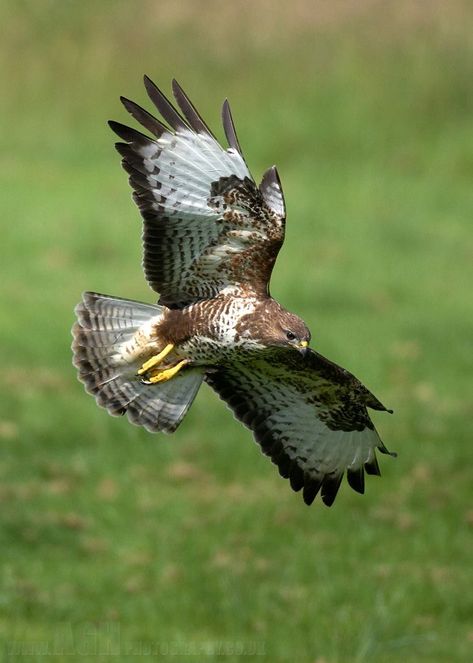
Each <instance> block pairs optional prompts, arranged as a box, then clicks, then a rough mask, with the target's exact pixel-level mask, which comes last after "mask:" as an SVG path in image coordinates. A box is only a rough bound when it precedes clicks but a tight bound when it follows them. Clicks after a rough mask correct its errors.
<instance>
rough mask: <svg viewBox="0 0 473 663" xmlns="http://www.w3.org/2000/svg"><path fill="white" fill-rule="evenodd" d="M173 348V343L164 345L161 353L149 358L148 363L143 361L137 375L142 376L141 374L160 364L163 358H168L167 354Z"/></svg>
mask: <svg viewBox="0 0 473 663" xmlns="http://www.w3.org/2000/svg"><path fill="white" fill-rule="evenodd" d="M173 348H174V344H173V343H169V344H168V345H166V347H165V348H164V350H161V352H160V353H159V354H157V355H155V356H154V357H151V359H148V361H145V363H144V364H143V366H142V367H141V368H140V369H139V371H138V375H143V373H146V372H147V371H149V369H150V368H153V366H157V365H158V364H160V363H161V362H162V361H163V359H164V358H165V357H167V356H168V354H169V353H170V352H171V350H172V349H173Z"/></svg>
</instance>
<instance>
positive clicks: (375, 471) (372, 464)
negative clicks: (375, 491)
mask: <svg viewBox="0 0 473 663" xmlns="http://www.w3.org/2000/svg"><path fill="white" fill-rule="evenodd" d="M365 471H366V474H371V475H373V476H377V477H380V476H381V470H380V469H379V465H378V459H377V458H376V455H375V454H374V453H373V455H372V456H371V458H369V459H368V460H367V461H366V463H365Z"/></svg>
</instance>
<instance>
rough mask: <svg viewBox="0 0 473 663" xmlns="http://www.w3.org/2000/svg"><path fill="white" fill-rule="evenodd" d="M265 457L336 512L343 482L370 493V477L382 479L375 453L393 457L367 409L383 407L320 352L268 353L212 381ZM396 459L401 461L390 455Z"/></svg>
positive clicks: (220, 372)
mask: <svg viewBox="0 0 473 663" xmlns="http://www.w3.org/2000/svg"><path fill="white" fill-rule="evenodd" d="M206 380H207V382H208V383H209V384H210V386H211V387H213V389H214V390H215V391H216V392H217V393H218V395H219V396H220V397H221V398H222V399H223V400H224V401H226V403H227V404H228V405H229V407H230V408H231V409H232V410H233V412H234V414H235V416H236V418H237V419H239V420H240V421H241V422H242V423H243V424H245V426H247V427H248V428H250V429H251V430H252V431H253V434H254V437H255V439H256V441H257V442H258V443H259V444H260V445H261V448H262V450H263V453H265V454H266V455H267V456H270V458H271V460H272V461H273V462H274V463H275V464H276V465H277V466H278V468H279V473H280V474H281V476H283V477H284V478H288V479H289V480H290V483H291V487H292V488H293V489H294V490H295V491H298V490H301V489H302V494H303V498H304V501H305V503H306V504H311V503H312V502H313V501H314V499H315V497H316V496H317V494H318V493H319V491H320V494H321V497H322V500H323V502H324V503H325V504H326V505H327V506H331V505H332V504H333V502H334V500H335V497H336V495H337V492H338V489H339V487H340V483H341V481H342V478H343V475H344V473H345V472H346V473H347V479H348V483H349V484H350V486H351V487H352V488H353V489H354V490H356V491H357V492H359V493H363V492H364V472H365V471H366V472H367V474H377V475H380V470H379V466H378V461H377V459H376V453H375V451H376V449H379V451H381V452H382V453H386V454H389V453H390V452H389V451H388V450H387V449H386V447H385V446H384V444H383V442H382V441H381V439H380V438H379V436H378V433H377V431H376V429H375V427H374V425H373V423H372V421H371V419H370V417H369V415H368V412H367V407H366V406H369V407H372V408H374V409H377V410H385V408H384V406H383V405H382V404H381V403H380V402H379V401H378V400H377V399H376V398H375V397H374V396H373V395H372V394H371V393H370V392H369V391H368V390H367V389H366V388H365V387H363V385H362V384H361V383H360V382H359V380H357V379H356V378H355V377H354V376H353V375H351V373H349V372H348V371H345V370H344V369H342V368H340V367H339V366H337V365H336V364H333V363H332V362H330V361H329V360H327V359H325V358H324V357H322V356H321V355H319V354H317V353H316V352H313V351H309V352H308V355H307V356H306V358H305V359H304V358H302V357H301V355H299V354H298V353H296V352H294V351H290V350H289V351H287V350H284V351H276V352H274V351H268V353H267V354H264V355H263V356H262V358H261V359H258V360H256V361H249V362H242V363H239V364H238V365H234V366H230V367H225V368H221V369H219V370H217V371H216V372H212V373H209V374H208V375H207V376H206ZM390 455H393V456H394V455H395V454H390Z"/></svg>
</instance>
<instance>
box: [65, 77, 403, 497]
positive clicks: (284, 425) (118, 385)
mask: <svg viewBox="0 0 473 663" xmlns="http://www.w3.org/2000/svg"><path fill="white" fill-rule="evenodd" d="M144 82H145V86H146V90H147V92H148V95H149V97H150V99H151V101H152V102H153V104H154V105H155V106H156V108H157V110H158V112H159V114H160V116H161V118H162V119H157V118H155V117H153V115H151V114H150V113H149V112H148V111H146V110H144V109H143V108H141V107H140V106H138V105H137V104H136V103H134V102H133V101H130V100H129V99H126V98H124V97H122V98H121V101H122V102H123V105H124V106H125V108H126V110H127V111H128V112H129V113H130V114H131V115H132V116H133V118H134V119H135V120H137V121H138V122H139V123H140V124H141V125H142V126H143V127H144V129H145V130H146V132H147V133H146V134H145V133H142V132H140V131H137V130H136V129H132V128H130V127H128V126H125V125H123V124H120V123H118V122H113V121H111V122H110V123H109V124H110V127H111V128H112V129H113V131H114V132H115V133H116V134H117V135H118V136H119V138H120V139H121V142H118V143H117V144H116V149H117V150H118V152H119V153H120V155H121V157H122V165H123V168H124V169H125V170H126V171H127V173H128V174H129V182H130V185H131V187H132V189H133V199H134V201H135V203H136V204H137V206H138V208H139V210H140V213H141V216H142V217H143V222H144V225H143V245H144V258H143V267H144V272H145V277H146V280H147V282H148V283H149V285H150V286H151V288H152V289H153V290H155V291H156V292H157V293H159V300H158V303H157V304H155V305H153V304H143V303H140V302H136V301H130V300H127V299H121V298H118V297H112V296H108V295H102V294H98V293H95V292H85V293H84V295H83V298H82V301H81V302H80V303H79V304H78V306H77V307H76V315H77V322H76V323H75V325H74V327H73V330H72V331H73V344H72V349H73V354H74V365H75V366H76V367H77V369H78V375H79V379H80V380H81V381H82V382H83V383H84V385H85V388H86V390H87V391H88V392H89V393H90V394H92V395H93V396H95V399H96V401H97V403H98V404H99V405H100V406H102V407H104V408H106V409H107V410H108V412H109V413H110V414H112V415H115V416H118V415H123V414H126V415H127V416H128V419H129V420H130V421H131V422H132V423H134V424H137V425H140V426H144V427H145V428H146V429H148V430H149V431H152V432H155V431H162V432H165V433H171V432H173V431H175V430H176V428H177V427H178V425H179V424H180V423H181V421H182V419H183V418H184V416H185V414H186V412H187V410H188V409H189V407H190V405H191V404H192V402H193V400H194V398H195V396H196V394H197V392H198V390H199V387H200V386H201V384H202V382H203V381H205V382H207V384H209V385H210V386H211V387H212V388H213V389H214V390H215V391H216V392H217V394H218V395H219V396H220V398H222V399H223V400H224V401H225V402H226V403H227V405H228V406H229V407H230V408H231V409H232V410H233V412H234V414H235V416H236V417H237V419H239V420H240V421H241V422H242V423H243V424H245V426H247V427H248V428H250V429H251V430H252V432H253V435H254V437H255V439H256V441H257V442H258V443H259V444H260V445H261V449H262V451H263V453H265V454H266V455H267V456H269V457H270V458H271V460H272V461H273V463H275V464H276V465H277V467H278V469H279V472H280V474H281V476H283V477H284V478H288V479H289V481H290V484H291V487H292V488H293V489H294V490H295V491H299V490H302V495H303V499H304V501H305V503H306V504H311V503H312V502H313V500H314V499H315V497H316V496H317V494H318V493H320V495H321V498H322V501H323V502H324V503H325V504H326V505H328V506H330V505H331V504H332V503H333V501H334V499H335V497H336V495H337V492H338V489H339V486H340V483H341V481H342V478H343V475H344V474H345V472H346V475H347V479H348V483H349V484H350V486H351V487H352V488H353V489H354V490H356V491H358V492H360V493H363V492H364V473H365V471H366V473H368V474H377V475H379V474H380V470H379V466H378V462H377V459H376V449H378V450H379V451H381V452H382V453H386V454H388V453H390V452H388V450H387V449H386V447H385V446H384V444H383V442H382V441H381V439H380V438H379V436H378V433H377V431H376V429H375V427H374V425H373V423H372V421H371V419H370V416H369V414H368V408H372V409H374V410H386V408H385V407H384V406H383V405H382V404H381V402H380V401H379V400H378V399H377V398H376V397H375V396H374V395H373V394H372V393H371V392H370V391H369V390H368V389H367V388H366V387H364V386H363V384H362V383H361V382H360V381H359V380H358V379H357V378H355V377H354V376H353V375H352V374H351V373H349V372H348V371H347V370H345V369H343V368H341V367H340V366H337V365H336V364H334V363H333V362H331V361H329V360H328V359H326V358H325V357H323V356H322V355H320V354H319V353H318V352H316V351H315V350H313V349H311V348H310V347H309V343H310V339H311V335H310V331H309V329H308V327H307V325H306V324H305V322H304V321H303V320H302V319H301V318H299V317H298V316H297V315H295V314H294V313H290V312H289V311H287V310H286V309H285V308H283V307H282V306H281V305H280V304H279V303H278V302H277V301H276V300H275V299H273V298H272V297H271V295H270V291H269V281H270V277H271V272H272V270H273V266H274V263H275V261H276V257H277V255H278V252H279V250H280V248H281V246H282V244H283V241H284V228H285V219H286V212H285V205H284V196H283V192H282V188H281V183H280V180H279V176H278V173H277V170H276V168H275V167H274V166H273V167H272V168H269V169H268V170H267V171H266V172H265V173H264V175H263V178H262V181H261V183H260V184H259V186H257V185H256V183H255V181H254V179H253V178H252V176H251V174H250V171H249V170H248V166H247V164H246V161H245V158H244V156H243V153H242V150H241V148H240V144H239V141H238V138H237V134H236V131H235V127H234V123H233V119H232V115H231V111H230V106H229V104H228V102H227V101H225V102H224V104H223V109H222V119H223V128H224V131H225V135H226V138H227V141H228V144H229V146H228V148H226V149H225V148H224V147H222V146H221V145H220V144H219V142H218V140H217V139H216V138H215V136H214V135H213V133H212V132H211V130H210V129H209V128H208V127H207V125H206V124H205V122H204V120H203V119H202V118H201V116H200V115H199V113H198V112H197V110H196V109H195V107H194V106H193V104H192V103H191V101H190V100H189V98H188V97H187V95H186V94H185V93H184V91H183V90H182V88H181V87H180V86H179V84H178V83H177V82H176V81H173V84H172V89H173V94H174V98H175V100H176V103H177V106H178V107H179V109H180V112H179V111H178V110H176V108H175V106H173V105H172V104H171V102H170V101H169V100H168V99H167V98H166V97H165V96H164V94H163V93H162V92H161V91H160V90H159V89H158V88H157V87H156V85H155V84H154V83H153V82H152V81H151V80H150V79H149V78H148V77H145V79H144ZM388 411H389V410H388ZM391 455H395V454H391Z"/></svg>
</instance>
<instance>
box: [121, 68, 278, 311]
mask: <svg viewBox="0 0 473 663" xmlns="http://www.w3.org/2000/svg"><path fill="white" fill-rule="evenodd" d="M145 85H146V89H147V91H148V94H149V96H150V98H151V100H152V101H153V102H154V104H155V105H156V107H157V109H158V110H159V112H160V114H161V115H162V117H163V119H164V120H165V121H166V122H167V123H168V125H169V127H167V126H165V125H164V124H163V123H162V122H161V121H159V120H157V119H156V118H154V117H153V116H152V115H150V114H149V113H148V112H147V111H145V110H144V109H143V108H141V107H140V106H138V105H137V104H135V103H134V102H132V101H129V100H128V99H124V98H122V102H123V104H124V105H125V108H126V109H127V110H128V111H129V112H130V113H131V115H133V117H134V118H135V119H136V120H138V122H140V123H141V124H142V125H143V126H144V127H145V128H146V129H147V130H148V131H149V132H151V133H152V134H153V135H154V138H153V139H151V138H149V137H147V136H145V135H144V134H142V133H140V132H139V131H136V130H135V129H131V128H129V127H126V126H124V125H122V124H119V123H117V122H110V126H111V127H112V129H113V130H114V131H115V132H116V133H117V134H118V136H120V138H122V139H123V140H124V141H126V142H125V143H117V145H116V147H117V150H118V151H119V153H120V154H121V155H122V157H123V161H122V164H123V167H124V168H125V170H126V171H127V172H128V173H129V175H130V184H131V186H132V187H133V189H134V193H133V198H134V200H135V202H136V203H137V205H138V207H139V209H140V212H141V215H142V216H143V219H144V232H143V242H144V260H143V264H144V270H145V275H146V279H147V281H148V283H149V284H150V285H151V287H152V288H153V289H154V290H156V292H159V293H160V295H161V298H160V303H163V304H165V305H167V306H172V307H179V306H184V305H187V304H190V303H191V302H194V301H196V300H199V299H202V298H207V297H213V296H215V295H216V294H218V293H219V292H220V291H221V290H223V289H224V288H229V287H230V288H233V289H234V290H235V291H236V290H241V289H243V290H249V291H252V292H254V293H256V294H266V293H267V291H268V283H269V279H270V276H271V271H272V268H273V265H274V262H275V260H276V256H277V254H278V251H279V249H280V247H281V245H282V243H283V240H284V221H285V209H284V199H283V194H282V189H281V185H280V182H279V177H278V174H277V171H276V169H275V168H274V167H273V168H270V169H269V170H268V171H267V172H266V173H265V174H264V176H263V180H262V182H261V184H260V186H259V188H258V187H257V186H256V185H255V182H254V181H253V179H252V177H251V175H250V173H249V171H248V168H247V166H246V163H245V161H244V158H243V156H242V153H241V150H240V146H239V143H238V139H237V136H236V133H235V128H234V125H233V120H232V116H231V113H230V107H229V105H228V102H225V103H224V105H223V111H222V115H223V126H224V129H225V134H226V136H227V140H228V142H229V145H230V147H229V148H228V149H226V150H225V149H223V148H222V147H221V146H220V145H219V143H218V142H217V140H216V138H215V137H214V136H213V134H212V133H211V131H210V130H209V129H208V127H207V126H206V125H205V123H204V121H203V120H202V118H201V117H200V115H199V114H198V113H197V111H196V110H195V108H194V107H193V105H192V104H191V102H190V101H189V99H188V98H187V97H186V95H185V94H184V92H183V90H182V89H181V88H180V86H179V85H178V84H177V82H176V81H173V92H174V97H175V99H176V101H177V103H178V105H179V107H180V109H181V111H182V116H181V115H180V114H179V113H178V112H177V111H176V109H175V108H174V107H173V106H172V105H171V104H170V102H169V101H168V100H167V99H166V97H165V96H164V95H163V94H162V92H160V90H159V89H158V88H157V87H156V86H155V85H154V83H152V82H151V81H150V80H149V78H147V77H145Z"/></svg>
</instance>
